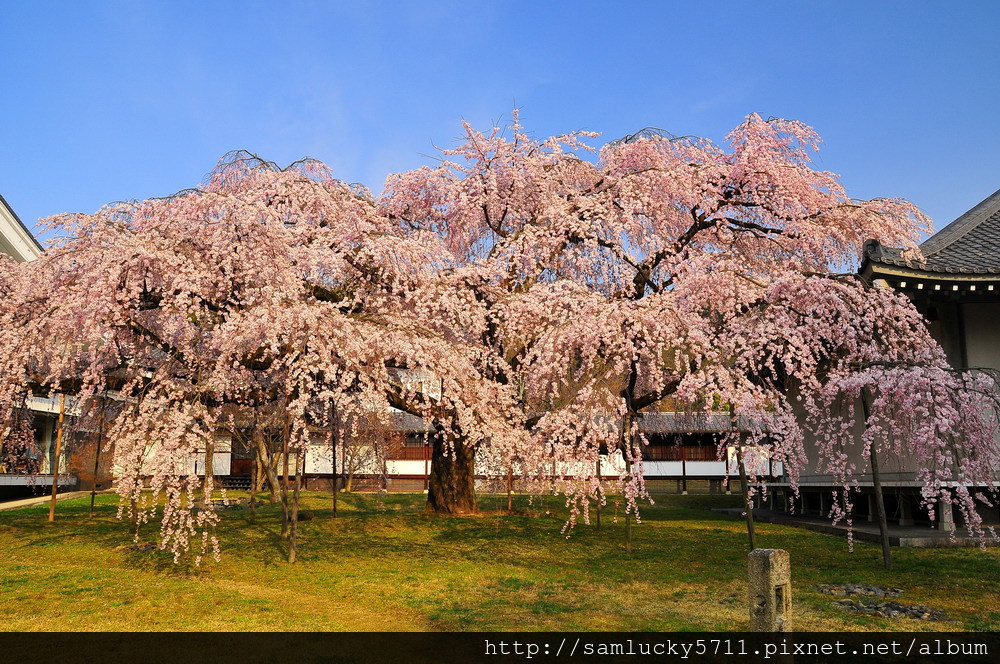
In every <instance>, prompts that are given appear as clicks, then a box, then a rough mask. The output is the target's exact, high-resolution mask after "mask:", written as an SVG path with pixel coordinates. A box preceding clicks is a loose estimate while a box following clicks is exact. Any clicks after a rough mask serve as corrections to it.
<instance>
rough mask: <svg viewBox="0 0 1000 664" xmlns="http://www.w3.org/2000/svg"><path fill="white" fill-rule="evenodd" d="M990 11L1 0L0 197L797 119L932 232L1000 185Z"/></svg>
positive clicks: (722, 4) (145, 189) (824, 163)
mask: <svg viewBox="0 0 1000 664" xmlns="http://www.w3.org/2000/svg"><path fill="white" fill-rule="evenodd" d="M998 19H1000V1H990V2H960V3H951V2H948V3H945V2H918V1H910V2H807V1H800V2H773V1H771V2H768V1H764V0H757V1H755V2H727V1H716V2H712V3H703V2H679V1H676V2H666V1H664V2H621V3H618V2H608V1H607V0H604V1H603V2H542V1H540V0H536V2H503V1H500V0H492V1H490V2H479V1H472V0H466V2H456V3H449V2H431V1H430V0H427V1H426V2H384V3H377V2H259V3H255V2H204V1H201V2H190V3H185V2H123V3H118V2H64V3H62V2H56V3H52V2H48V3H46V2H31V3H27V2H15V1H14V0H0V25H2V26H4V30H3V38H2V40H0V84H2V86H3V87H2V89H0V193H2V194H3V196H4V197H5V198H6V199H7V201H8V202H9V203H10V204H11V206H12V207H13V208H14V209H15V210H16V211H17V212H18V214H19V215H20V216H21V218H22V219H23V220H24V221H25V223H26V224H28V226H32V225H33V223H34V222H35V220H37V219H38V218H39V217H43V216H47V215H50V214H55V213H59V212H66V211H83V212H92V211H94V210H96V209H97V208H98V207H100V206H101V205H102V204H104V203H106V202H109V201H113V200H120V199H130V198H145V197H149V196H158V195H165V194H169V193H172V192H174V191H176V190H179V189H182V188H185V187H188V186H193V185H196V184H197V183H198V182H200V181H201V179H202V178H203V177H204V175H205V174H206V173H207V172H208V171H210V170H211V168H212V167H213V165H214V164H215V162H216V161H217V160H218V158H219V157H220V156H221V155H222V154H223V153H225V152H227V151H229V150H231V149H235V148H246V149H249V150H252V151H254V152H257V153H258V154H260V155H261V156H264V157H266V158H268V159H272V160H275V161H278V162H280V163H283V164H284V163H287V162H290V161H294V160H295V159H298V158H300V157H302V156H311V157H315V158H318V159H321V160H323V161H325V162H326V163H328V164H329V165H330V166H331V167H333V169H334V170H335V172H336V174H337V175H338V176H339V177H340V178H342V179H344V180H347V181H351V182H362V183H364V184H366V185H368V186H369V187H370V188H372V189H373V190H374V191H376V192H378V191H380V190H381V188H382V184H383V182H384V180H385V176H386V175H387V174H388V173H391V172H396V171H402V170H407V169H410V168H414V167H417V166H419V165H421V164H424V163H428V162H429V160H430V158H431V157H432V156H433V155H434V154H435V146H449V145H451V144H452V143H453V141H454V140H455V138H456V137H457V136H458V135H459V134H460V123H461V121H462V120H463V119H465V120H468V121H469V122H471V123H472V124H473V125H475V126H477V127H479V128H483V129H487V128H489V127H490V126H492V124H493V123H495V122H497V121H503V120H504V119H505V118H508V117H509V113H510V109H511V108H512V107H513V106H514V105H515V104H516V105H517V106H518V107H519V108H520V109H521V113H522V120H523V122H524V124H525V125H526V126H527V128H528V129H529V130H531V131H532V132H534V133H535V134H536V135H539V136H543V135H548V134H552V133H561V132H565V131H568V130H573V129H588V130H593V131H600V132H602V133H603V136H602V138H601V139H600V141H599V142H603V141H604V140H605V139H606V140H611V139H614V138H618V137H620V136H622V135H624V134H627V133H631V132H633V131H635V130H637V129H640V128H642V127H644V126H648V125H651V126H656V127H661V128H663V129H666V130H669V131H671V132H673V133H675V134H697V135H702V136H707V137H709V138H712V139H714V140H721V139H722V138H723V137H724V136H725V134H726V133H727V132H728V131H729V130H730V129H731V128H732V127H734V126H735V125H737V124H738V123H739V122H740V121H741V119H742V118H743V117H744V116H745V115H747V114H748V113H751V112H758V113H760V114H761V115H764V116H781V117H788V118H795V119H798V120H802V121H804V122H806V123H807V124H810V125H812V126H813V127H815V128H816V129H817V130H818V131H819V132H820V134H821V136H823V138H824V147H823V150H822V151H821V152H820V154H819V156H818V162H817V163H818V165H819V166H820V167H822V168H824V169H827V170H831V171H834V172H837V173H840V174H841V176H842V178H843V181H844V183H845V184H846V185H847V187H848V191H849V192H850V193H851V194H852V195H853V196H855V197H860V198H870V197H875V196H902V197H904V198H908V199H910V200H912V201H913V202H915V203H917V204H918V205H919V206H921V207H922V208H923V209H924V210H925V211H926V212H928V213H929V214H931V215H932V216H933V217H934V219H935V222H936V225H937V226H938V227H940V226H943V225H944V224H945V223H947V222H948V221H951V220H952V219H953V218H954V217H956V216H957V215H958V214H960V213H962V212H964V211H965V210H966V209H968V208H969V207H971V206H972V205H974V204H975V203H977V202H979V201H980V200H981V199H983V198H985V197H986V196H987V195H989V194H991V193H992V192H993V191H995V190H996V189H998V188H1000V169H998V168H997V167H996V164H997V159H998V156H1000V121H998V120H1000V115H998V112H997V111H998V109H1000V49H998V48H997V37H996V25H998V24H1000V21H998Z"/></svg>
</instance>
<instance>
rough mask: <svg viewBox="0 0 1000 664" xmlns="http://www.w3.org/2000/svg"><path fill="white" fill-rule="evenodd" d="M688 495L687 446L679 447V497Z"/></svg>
mask: <svg viewBox="0 0 1000 664" xmlns="http://www.w3.org/2000/svg"><path fill="white" fill-rule="evenodd" d="M687 493H688V475H687V445H681V495H682V496H686V495H687Z"/></svg>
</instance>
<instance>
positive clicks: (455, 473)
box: [427, 433, 476, 514]
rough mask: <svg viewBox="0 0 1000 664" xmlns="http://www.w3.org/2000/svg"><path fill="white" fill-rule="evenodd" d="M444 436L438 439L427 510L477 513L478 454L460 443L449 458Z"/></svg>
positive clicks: (449, 512)
mask: <svg viewBox="0 0 1000 664" xmlns="http://www.w3.org/2000/svg"><path fill="white" fill-rule="evenodd" d="M445 451H446V447H445V441H444V438H443V435H442V434H441V433H438V435H436V436H434V443H433V448H432V452H431V470H430V478H429V481H428V487H427V511H428V512H434V513H436V514H472V513H474V512H475V511H476V482H475V480H476V451H475V449H473V448H472V447H469V446H468V445H466V444H465V443H464V442H463V441H461V440H458V441H455V443H454V449H453V450H451V453H450V454H448V455H447V456H446V455H445Z"/></svg>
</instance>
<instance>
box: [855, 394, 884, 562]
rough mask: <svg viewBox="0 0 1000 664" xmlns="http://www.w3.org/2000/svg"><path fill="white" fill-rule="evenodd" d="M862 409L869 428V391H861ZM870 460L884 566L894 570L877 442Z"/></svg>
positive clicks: (873, 446) (870, 452)
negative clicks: (876, 449)
mask: <svg viewBox="0 0 1000 664" xmlns="http://www.w3.org/2000/svg"><path fill="white" fill-rule="evenodd" d="M861 408H862V409H863V411H864V414H865V426H866V427H867V426H868V418H869V417H871V412H870V410H869V406H868V393H867V390H862V391H861ZM868 459H869V461H870V463H871V467H872V486H873V488H874V490H875V511H876V512H877V513H878V531H879V540H880V541H881V543H882V565H883V566H884V567H885V568H886V569H892V552H891V551H890V549H889V523H888V522H887V521H886V518H885V501H884V500H883V498H882V476H881V474H880V473H879V468H878V454H877V453H876V452H875V441H872V444H871V447H870V448H869V450H868Z"/></svg>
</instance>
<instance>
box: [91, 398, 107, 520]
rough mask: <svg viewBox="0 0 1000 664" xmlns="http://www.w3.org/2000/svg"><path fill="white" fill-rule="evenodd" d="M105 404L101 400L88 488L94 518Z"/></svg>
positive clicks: (102, 399)
mask: <svg viewBox="0 0 1000 664" xmlns="http://www.w3.org/2000/svg"><path fill="white" fill-rule="evenodd" d="M106 405H107V402H105V400H104V398H103V397H102V398H101V415H100V418H101V419H100V420H98V422H97V451H96V452H94V478H93V483H92V484H91V486H90V516H94V501H95V500H96V498H97V476H98V473H99V472H100V468H101V443H102V442H103V440H104V412H105V407H106Z"/></svg>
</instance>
